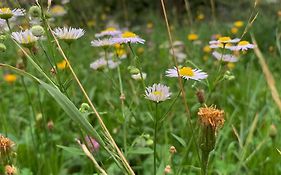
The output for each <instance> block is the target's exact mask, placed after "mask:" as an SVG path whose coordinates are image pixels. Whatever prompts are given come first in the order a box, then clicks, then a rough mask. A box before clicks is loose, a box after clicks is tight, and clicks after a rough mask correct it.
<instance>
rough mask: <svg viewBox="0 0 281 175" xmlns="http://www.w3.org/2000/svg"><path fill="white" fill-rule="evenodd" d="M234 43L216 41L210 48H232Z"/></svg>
mask: <svg viewBox="0 0 281 175" xmlns="http://www.w3.org/2000/svg"><path fill="white" fill-rule="evenodd" d="M232 47H233V45H232V44H231V43H227V44H223V43H215V44H210V48H212V49H217V48H225V49H231V48H232Z"/></svg>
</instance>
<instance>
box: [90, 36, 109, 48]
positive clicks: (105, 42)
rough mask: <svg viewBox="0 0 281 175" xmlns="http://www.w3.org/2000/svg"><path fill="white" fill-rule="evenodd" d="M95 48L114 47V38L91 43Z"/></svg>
mask: <svg viewBox="0 0 281 175" xmlns="http://www.w3.org/2000/svg"><path fill="white" fill-rule="evenodd" d="M91 45H92V46H93V47H108V46H112V45H114V42H113V39H112V38H104V39H97V40H93V41H91Z"/></svg>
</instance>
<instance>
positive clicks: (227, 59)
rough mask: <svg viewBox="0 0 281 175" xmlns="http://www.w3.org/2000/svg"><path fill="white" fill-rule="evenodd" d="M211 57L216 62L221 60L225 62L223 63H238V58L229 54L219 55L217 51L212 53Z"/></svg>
mask: <svg viewBox="0 0 281 175" xmlns="http://www.w3.org/2000/svg"><path fill="white" fill-rule="evenodd" d="M212 55H213V56H214V57H215V58H216V59H217V60H222V61H225V62H237V61H238V58H237V57H236V56H234V55H231V54H224V55H223V54H221V53H219V52H217V51H214V52H213V53H212Z"/></svg>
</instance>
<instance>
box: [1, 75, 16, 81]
mask: <svg viewBox="0 0 281 175" xmlns="http://www.w3.org/2000/svg"><path fill="white" fill-rule="evenodd" d="M16 79H17V77H16V75H14V74H7V75H5V76H4V80H5V81H6V82H8V83H13V82H15V81H16Z"/></svg>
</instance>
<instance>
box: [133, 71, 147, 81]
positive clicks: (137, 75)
mask: <svg viewBox="0 0 281 175" xmlns="http://www.w3.org/2000/svg"><path fill="white" fill-rule="evenodd" d="M146 76H147V74H146V73H144V72H142V78H143V79H144V80H145V79H146ZM131 77H132V78H133V79H134V80H141V74H140V73H138V74H133V75H132V76H131Z"/></svg>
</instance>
